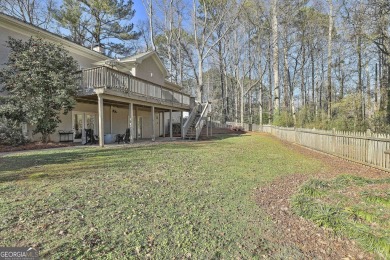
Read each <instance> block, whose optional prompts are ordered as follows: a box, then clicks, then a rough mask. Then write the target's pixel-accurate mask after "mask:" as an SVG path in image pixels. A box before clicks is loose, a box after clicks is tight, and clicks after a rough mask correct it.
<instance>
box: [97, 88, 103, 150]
mask: <svg viewBox="0 0 390 260" xmlns="http://www.w3.org/2000/svg"><path fill="white" fill-rule="evenodd" d="M98 113H99V146H100V147H104V118H103V114H104V110H103V97H102V96H101V95H98Z"/></svg>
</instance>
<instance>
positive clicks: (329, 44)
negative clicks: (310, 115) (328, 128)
mask: <svg viewBox="0 0 390 260" xmlns="http://www.w3.org/2000/svg"><path fill="white" fill-rule="evenodd" d="M328 3H329V32H328V119H331V118H332V29H333V0H328Z"/></svg>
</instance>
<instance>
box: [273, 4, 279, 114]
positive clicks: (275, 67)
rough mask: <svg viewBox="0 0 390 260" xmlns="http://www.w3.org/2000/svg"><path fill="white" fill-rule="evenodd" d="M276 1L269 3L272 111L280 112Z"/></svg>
mask: <svg viewBox="0 0 390 260" xmlns="http://www.w3.org/2000/svg"><path fill="white" fill-rule="evenodd" d="M277 4H278V1H277V0H272V1H271V9H272V10H271V12H272V25H271V26H272V52H273V56H272V57H273V58H272V61H273V72H274V109H275V111H279V110H280V100H279V98H280V97H279V46H278V45H279V35H278V17H277V9H278V7H277Z"/></svg>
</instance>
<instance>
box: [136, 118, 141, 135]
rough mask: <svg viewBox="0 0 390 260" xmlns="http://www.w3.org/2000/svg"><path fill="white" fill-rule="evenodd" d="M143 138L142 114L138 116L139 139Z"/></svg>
mask: <svg viewBox="0 0 390 260" xmlns="http://www.w3.org/2000/svg"><path fill="white" fill-rule="evenodd" d="M141 138H142V116H139V117H138V118H137V139H141Z"/></svg>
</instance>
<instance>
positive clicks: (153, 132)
mask: <svg viewBox="0 0 390 260" xmlns="http://www.w3.org/2000/svg"><path fill="white" fill-rule="evenodd" d="M155 128H156V124H155V118H154V106H152V141H153V142H154V141H155V140H156V138H155V133H156V131H155V130H156V129H155Z"/></svg>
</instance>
